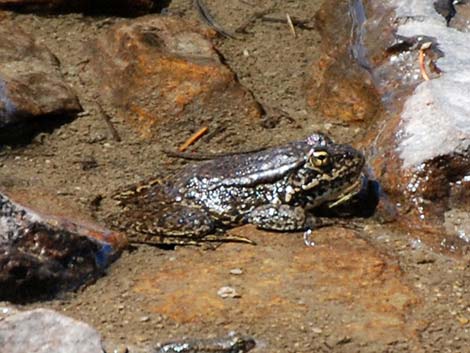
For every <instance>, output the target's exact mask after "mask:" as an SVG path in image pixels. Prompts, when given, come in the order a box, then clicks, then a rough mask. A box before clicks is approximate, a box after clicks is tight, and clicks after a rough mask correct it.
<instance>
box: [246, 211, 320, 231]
mask: <svg viewBox="0 0 470 353" xmlns="http://www.w3.org/2000/svg"><path fill="white" fill-rule="evenodd" d="M246 222H247V223H251V224H254V225H256V226H257V227H258V228H261V229H266V230H277V231H297V230H304V229H306V228H309V227H313V225H314V218H313V216H310V215H307V214H306V213H305V210H304V209H303V208H302V207H294V206H290V205H263V206H259V207H257V208H255V209H254V210H253V211H251V212H250V213H249V214H248V215H247V216H246Z"/></svg>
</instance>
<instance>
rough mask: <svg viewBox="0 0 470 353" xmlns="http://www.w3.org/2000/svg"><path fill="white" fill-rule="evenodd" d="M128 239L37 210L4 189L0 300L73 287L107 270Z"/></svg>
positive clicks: (0, 207) (0, 212)
mask: <svg viewBox="0 0 470 353" xmlns="http://www.w3.org/2000/svg"><path fill="white" fill-rule="evenodd" d="M125 245H126V238H125V237H124V236H123V235H121V234H118V233H114V232H111V231H108V230H105V229H102V228H100V227H99V226H96V225H93V224H87V223H83V222H78V221H74V220H72V219H68V218H61V217H56V216H51V215H47V214H44V213H40V212H38V211H35V210H33V209H31V208H29V207H27V206H25V205H24V204H21V203H18V202H15V201H13V199H12V197H11V196H7V195H6V194H5V193H0V300H10V301H25V300H31V299H34V298H37V297H39V296H44V295H51V294H54V293H56V292H57V291H60V290H68V289H74V288H77V287H78V286H80V285H81V284H84V283H86V282H88V281H90V280H92V279H94V278H96V277H97V276H99V275H101V274H103V271H104V269H105V268H106V266H107V265H108V264H109V263H110V262H111V261H112V260H113V259H114V258H116V256H117V255H118V254H119V252H120V250H122V248H123V247H124V246H125Z"/></svg>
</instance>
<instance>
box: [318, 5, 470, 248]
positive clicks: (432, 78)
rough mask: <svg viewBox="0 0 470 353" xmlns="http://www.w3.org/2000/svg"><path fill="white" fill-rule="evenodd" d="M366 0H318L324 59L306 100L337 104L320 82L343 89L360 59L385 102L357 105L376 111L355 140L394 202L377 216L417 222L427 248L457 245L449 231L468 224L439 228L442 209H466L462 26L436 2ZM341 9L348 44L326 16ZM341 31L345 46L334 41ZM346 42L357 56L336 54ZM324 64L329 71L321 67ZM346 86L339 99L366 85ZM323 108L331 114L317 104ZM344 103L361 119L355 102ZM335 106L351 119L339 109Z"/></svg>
mask: <svg viewBox="0 0 470 353" xmlns="http://www.w3.org/2000/svg"><path fill="white" fill-rule="evenodd" d="M365 4H366V5H367V8H363V7H362V2H360V1H357V2H352V3H350V2H346V1H339V2H335V3H331V2H325V3H324V5H323V7H322V9H321V11H320V12H319V13H318V14H317V20H318V26H319V27H320V29H321V30H322V31H323V33H324V34H325V36H324V41H325V46H326V48H325V53H326V55H328V57H327V58H326V59H324V61H323V63H326V64H325V65H323V66H322V65H320V66H319V67H318V68H316V73H317V74H318V73H320V74H319V75H317V76H316V77H319V81H318V84H317V85H318V87H317V88H318V89H315V90H314V93H315V94H316V95H317V96H315V97H314V98H315V99H314V100H315V101H316V102H317V103H318V104H319V106H320V108H321V105H322V104H324V105H325V104H326V106H327V107H332V106H333V108H331V109H340V110H341V109H342V108H338V107H341V104H343V103H341V104H340V105H338V107H336V106H335V105H333V104H331V102H332V100H331V99H336V98H335V95H334V94H329V95H327V96H326V97H325V96H318V95H320V94H322V93H321V92H326V91H325V90H322V89H321V86H322V85H327V86H329V87H332V88H331V90H335V92H341V87H345V86H344V79H347V78H348V77H351V75H352V76H354V77H356V76H357V75H358V71H357V67H358V66H360V67H363V68H365V69H366V70H363V71H362V76H363V78H362V79H359V82H362V84H364V85H369V83H371V84H372V85H373V86H374V87H375V91H376V92H377V93H379V94H380V96H378V95H376V96H374V95H372V94H371V95H370V97H372V98H371V99H372V100H380V101H381V104H383V106H382V109H377V110H375V111H374V112H373V110H370V109H368V108H367V109H365V108H364V109H363V110H362V111H368V112H371V114H372V115H373V114H376V116H375V117H374V120H375V123H374V124H373V125H372V126H371V128H370V129H369V130H368V133H367V136H366V138H364V140H363V141H362V142H361V146H360V147H362V148H363V149H365V150H367V151H368V160H369V162H370V165H371V167H372V173H371V174H372V177H373V178H376V179H377V180H379V181H380V184H381V189H382V190H383V191H384V194H385V195H388V196H389V197H390V199H391V200H392V204H394V205H395V211H392V212H389V214H390V215H392V216H391V217H385V218H389V219H396V220H398V221H399V222H400V223H401V224H402V226H403V227H406V228H407V229H410V228H411V229H413V230H416V231H422V234H423V240H426V241H427V242H428V243H430V244H431V245H432V246H433V247H434V248H439V247H440V246H441V245H442V244H446V247H448V248H450V249H452V250H455V249H456V248H458V246H459V245H463V243H465V239H466V238H467V237H466V236H455V235H458V234H464V233H465V234H466V233H467V232H468V231H467V230H466V228H465V229H464V228H462V229H459V230H457V231H456V232H455V233H454V234H453V235H452V234H447V235H446V229H447V230H448V229H452V228H453V227H452V226H451V225H449V222H448V219H446V218H447V215H448V214H450V213H449V212H448V211H449V209H453V208H458V209H465V212H470V210H469V209H468V206H467V205H468V204H469V198H468V196H469V195H470V194H469V193H468V190H469V185H470V179H469V178H468V175H470V156H469V151H470V128H469V126H470V118H469V116H470V108H469V107H470V102H469V99H468V97H469V96H470V90H469V82H468V81H469V77H470V56H469V55H468V52H469V49H470V48H469V44H468V40H467V34H466V33H462V32H459V31H456V30H454V29H451V28H449V27H447V26H446V19H445V18H444V17H443V16H441V15H440V14H439V13H437V12H436V10H435V8H434V5H433V3H432V2H427V1H424V0H422V1H415V2H413V4H411V3H410V2H407V1H401V0H389V1H386V2H372V1H370V2H366V3H365ZM348 11H350V13H351V18H352V19H353V21H352V23H353V25H354V26H353V30H352V42H351V44H349V43H350V41H349V38H350V35H349V32H348V34H347V35H346V34H345V33H344V32H345V30H344V29H342V28H335V27H334V26H333V25H332V24H333V23H338V21H341V20H342V19H343V18H345V16H346V14H347V12H348ZM365 14H366V15H367V16H365ZM451 23H452V21H451ZM348 28H349V27H348ZM345 35H346V38H347V43H348V44H347V46H346V47H347V50H346V51H345V49H344V44H342V43H344V40H342V38H344V37H345ZM335 39H336V41H335ZM348 51H349V52H350V53H351V54H352V55H351V56H352V59H354V61H355V62H356V65H355V66H354V65H353V64H349V66H350V67H348V66H346V65H345V64H343V63H342V60H344V58H346V59H347V60H348V61H349V60H351V56H350V55H349V54H348ZM336 58H337V59H336ZM357 64H359V65H357ZM333 68H336V69H337V70H333ZM330 71H331V72H333V73H334V74H332V73H330V74H328V73H329V72H330ZM357 77H359V76H357ZM322 80H323V81H322ZM349 87H350V89H349V90H345V91H344V92H345V93H344V94H343V95H342V96H344V97H343V98H341V96H339V100H341V101H344V102H348V101H349V100H351V99H355V97H358V95H360V94H361V93H360V92H366V90H364V89H361V88H359V86H358V85H350V86H349ZM348 92H349V93H348ZM366 95H367V94H366ZM310 98H312V96H311V97H310ZM359 101H360V102H361V105H360V106H361V107H366V106H367V103H366V102H367V100H364V99H361V100H359ZM318 104H317V105H318ZM370 106H371V107H373V106H375V104H374V103H373V102H372V103H371V105H370ZM322 112H323V113H324V114H326V115H328V114H329V113H328V112H327V111H325V109H322ZM349 112H350V113H351V114H352V115H354V114H358V116H359V118H360V119H359V120H365V119H362V116H363V114H362V113H361V110H360V109H359V110H357V109H356V110H355V109H352V110H349ZM372 112H373V113H372ZM335 114H336V115H337V116H338V117H340V118H341V119H343V120H348V119H349V118H347V116H348V114H347V113H344V112H342V111H337V112H336V113H335ZM379 208H380V203H379ZM381 208H382V209H383V210H384V211H385V210H386V208H390V207H389V205H385V204H384V203H382V206H381ZM468 215H470V213H468ZM382 218H383V217H382ZM445 221H446V225H445V227H444V223H445ZM415 235H416V236H418V235H417V234H415Z"/></svg>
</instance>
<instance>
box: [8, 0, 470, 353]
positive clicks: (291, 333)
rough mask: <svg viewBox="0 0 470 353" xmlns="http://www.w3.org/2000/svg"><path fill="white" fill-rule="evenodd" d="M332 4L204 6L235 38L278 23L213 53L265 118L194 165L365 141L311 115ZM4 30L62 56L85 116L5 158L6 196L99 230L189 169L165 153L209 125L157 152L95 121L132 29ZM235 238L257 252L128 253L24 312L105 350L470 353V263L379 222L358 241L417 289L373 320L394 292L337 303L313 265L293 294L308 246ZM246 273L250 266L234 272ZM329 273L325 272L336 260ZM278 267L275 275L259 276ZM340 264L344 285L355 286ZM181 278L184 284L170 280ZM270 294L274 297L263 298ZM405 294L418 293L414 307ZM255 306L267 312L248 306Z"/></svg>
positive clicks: (31, 19)
mask: <svg viewBox="0 0 470 353" xmlns="http://www.w3.org/2000/svg"><path fill="white" fill-rule="evenodd" d="M321 2H322V1H320V0H316V1H274V0H267V1H263V2H256V1H241V0H240V1H239V0H234V1H216V0H206V1H205V4H206V5H207V7H208V8H209V9H210V10H211V13H212V15H213V16H214V18H216V19H217V21H218V22H219V23H220V24H223V26H224V27H225V29H226V30H228V31H230V32H235V30H236V29H237V28H238V27H240V26H242V25H243V24H245V22H246V20H247V19H248V18H249V17H250V16H251V15H253V14H254V13H256V12H259V11H263V10H268V9H271V10H272V13H270V14H269V16H270V17H272V18H274V19H278V21H277V20H272V21H266V20H262V19H256V20H254V21H253V22H252V23H251V24H250V25H249V26H247V27H246V33H243V34H237V38H222V37H220V38H218V39H216V41H215V46H216V48H217V49H218V51H219V52H220V55H221V57H222V58H223V61H224V62H225V63H226V64H227V65H228V66H229V67H230V68H231V69H232V70H233V71H234V72H235V73H236V75H237V77H238V79H239V81H240V82H241V84H242V85H244V86H245V87H246V88H248V89H249V90H251V91H252V92H253V94H254V96H255V98H256V99H257V100H258V101H259V102H260V103H261V104H262V105H263V106H264V108H265V110H266V111H267V112H268V114H267V117H266V118H263V120H262V121H259V122H253V126H250V127H248V128H247V127H246V126H245V125H243V126H239V127H238V126H237V122H236V121H231V120H230V118H229V117H227V120H226V121H218V122H217V124H218V126H222V125H226V126H230V127H232V128H231V129H225V130H223V129H222V130H219V131H215V132H214V133H213V134H209V135H208V137H206V138H203V139H201V140H200V141H198V142H197V143H196V144H195V145H194V146H193V147H191V149H192V150H193V151H198V152H228V151H239V150H247V149H253V148H259V147H261V146H269V145H277V144H282V143H284V142H287V141H292V140H297V139H302V138H305V137H306V136H308V135H309V134H310V133H312V132H313V131H323V132H325V133H327V134H329V135H331V136H332V137H333V138H334V139H336V140H338V141H341V142H352V143H353V142H354V141H357V140H358V138H360V137H361V136H362V134H364V133H365V130H364V127H363V126H360V125H354V124H344V123H338V122H335V121H333V120H331V121H325V119H324V118H323V117H322V116H320V115H319V114H317V113H316V112H315V111H313V110H312V109H311V108H309V107H308V106H307V104H306V98H305V87H306V82H307V81H308V78H309V72H310V68H311V67H312V66H313V65H315V64H316V61H317V60H319V57H320V54H321V53H320V48H321V46H320V42H321V38H320V36H319V34H318V32H317V31H316V30H315V29H314V27H315V21H314V15H315V12H316V11H317V10H318V8H319V7H320V5H321ZM167 11H168V12H169V13H170V14H172V15H178V16H182V17H185V18H198V16H197V13H196V12H195V10H194V8H193V6H192V2H191V1H183V0H175V1H172V2H171V4H170V5H169V8H168V10H167ZM286 13H289V15H290V16H292V17H294V18H297V19H300V20H302V21H305V23H306V25H307V26H306V27H308V28H304V29H300V28H297V37H296V38H294V36H293V34H292V33H291V32H290V31H289V28H288V27H287V25H286V24H285V23H284V22H283V20H284V19H285V14H286ZM5 16H6V17H7V18H9V20H11V21H13V22H14V23H16V24H17V25H18V26H20V27H22V28H24V29H25V30H26V31H27V32H29V33H33V34H34V35H35V36H36V38H37V39H38V40H39V41H40V42H42V43H44V44H45V45H46V46H48V47H49V48H50V49H51V51H52V52H53V53H54V54H55V55H56V56H57V57H58V58H59V60H60V62H61V65H62V72H63V74H64V76H65V78H66V80H67V82H68V83H69V84H70V85H71V86H72V87H73V88H74V89H75V91H76V92H77V93H78V95H79V98H80V102H81V104H82V106H83V108H84V112H83V113H81V114H80V115H79V116H78V117H77V118H76V119H74V120H73V121H70V122H67V123H65V124H63V125H60V126H59V127H55V128H54V129H51V130H49V131H42V132H40V133H38V134H36V135H35V136H34V138H33V139H32V140H31V141H29V142H28V143H27V144H25V145H19V146H12V147H9V148H4V149H3V150H2V151H1V159H0V184H1V185H2V186H4V187H8V188H9V189H15V188H18V189H28V190H31V191H30V192H31V193H32V194H34V192H35V191H34V190H41V192H44V190H47V191H48V192H49V193H51V194H54V195H55V196H56V198H58V199H60V200H61V201H64V202H67V203H69V204H70V205H73V207H75V208H77V209H79V211H80V212H81V213H84V214H87V215H90V216H91V217H93V218H95V219H96V220H97V221H98V222H99V221H100V220H101V219H102V218H103V217H104V216H105V215H106V214H108V213H109V212H116V211H117V209H116V208H115V207H116V206H115V205H114V204H113V202H111V201H110V199H109V197H110V195H111V194H112V193H113V192H114V191H115V190H116V189H118V188H120V187H122V186H124V185H128V184H132V183H135V182H138V181H141V180H142V179H144V178H147V177H149V176H152V175H155V174H160V173H168V172H170V171H171V170H172V169H174V168H178V167H179V166H181V165H182V164H184V163H187V162H185V161H182V160H179V159H174V158H171V157H169V156H167V155H165V153H163V152H162V149H163V148H168V147H172V148H177V147H178V146H179V145H180V144H181V143H183V142H184V141H185V140H186V138H188V137H189V136H190V135H191V134H192V133H193V132H194V131H196V130H197V129H199V128H200V126H193V125H191V124H190V123H188V124H187V125H183V124H175V128H174V131H173V133H172V134H171V136H169V135H166V136H162V138H161V139H160V140H158V141H156V142H154V143H149V142H148V141H144V140H141V139H140V138H139V137H138V136H137V135H136V134H134V133H132V131H130V130H129V129H128V128H127V127H126V125H125V124H124V123H123V122H122V121H119V120H118V119H117V118H115V117H114V114H113V112H114V109H113V107H112V106H106V105H104V107H103V108H104V109H105V110H106V111H107V112H108V113H109V115H110V116H111V120H112V123H113V125H114V126H115V128H116V130H117V132H118V133H119V135H120V138H121V141H116V140H115V139H114V138H113V135H112V134H111V132H110V130H109V127H108V125H107V123H106V121H105V120H104V119H103V116H102V115H101V114H100V113H99V109H98V107H97V102H99V100H100V95H99V92H97V91H96V89H95V88H93V87H94V86H93V82H90V81H87V80H88V79H86V78H85V77H86V75H82V73H83V72H84V71H86V70H88V68H87V65H88V62H89V60H88V57H87V55H88V54H87V52H86V50H84V47H86V45H87V43H88V42H89V41H90V40H92V39H93V38H95V37H96V36H97V35H99V34H100V33H103V32H104V31H106V30H107V29H108V28H109V27H110V26H112V25H113V24H115V23H118V22H120V21H124V20H125V19H123V18H119V17H100V16H93V17H88V16H85V15H82V14H66V15H54V16H47V15H41V16H38V15H33V14H14V13H5ZM338 25H339V26H341V25H342V24H338ZM168 124H172V123H171V122H168ZM209 129H211V127H210V126H209ZM99 200H101V201H99ZM352 222H356V221H352ZM234 231H235V232H237V233H236V234H241V235H244V236H247V237H249V238H254V239H255V240H256V241H257V242H258V245H256V246H251V245H241V244H223V245H220V246H218V247H216V248H208V247H204V246H202V247H185V248H180V247H177V248H176V249H174V250H164V249H160V248H156V247H150V246H137V247H134V248H132V249H131V250H129V251H125V252H124V253H123V255H122V256H121V258H120V259H118V260H117V261H116V262H115V263H114V264H113V265H112V266H111V267H110V268H109V270H108V271H107V273H106V275H105V276H104V277H102V278H100V279H98V280H97V281H96V282H95V283H93V284H91V285H88V286H87V287H85V288H82V289H80V290H79V291H78V292H76V293H67V294H62V295H61V296H60V297H59V298H56V299H54V300H48V301H43V302H40V303H32V304H28V305H25V306H23V307H22V308H23V309H28V308H32V307H48V308H53V309H56V310H59V311H61V312H64V313H66V314H68V315H70V316H72V317H75V318H77V319H80V320H83V321H85V322H87V323H89V324H91V325H92V326H94V327H95V328H96V329H97V330H99V331H100V332H101V333H102V335H103V337H104V339H105V341H106V345H107V348H108V351H109V352H112V351H113V350H114V349H115V348H116V347H122V346H123V345H124V346H128V347H129V348H130V351H131V352H133V351H135V352H138V351H146V350H145V347H150V346H152V345H154V344H155V343H156V342H164V341H168V340H174V339H177V338H181V337H201V338H206V337H211V336H223V335H226V334H227V333H228V332H230V331H237V332H240V333H243V334H248V335H252V336H253V337H254V338H255V339H256V340H257V342H258V346H257V348H255V350H254V351H255V352H413V351H416V352H470V348H469V347H470V338H469V337H470V336H469V335H468V331H469V329H470V325H469V322H470V289H469V286H468V283H469V279H470V278H469V275H468V268H467V264H468V259H467V260H466V259H465V258H462V257H455V256H452V254H442V253H439V252H438V251H435V250H436V249H430V248H428V247H426V246H425V245H424V244H422V243H421V242H420V241H419V236H418V235H415V234H407V233H403V232H400V231H397V230H396V229H395V228H394V227H393V224H392V225H390V224H380V223H379V222H378V221H377V220H375V219H374V218H372V219H367V220H359V221H357V225H356V231H355V233H354V234H355V236H357V237H358V240H360V241H361V242H364V244H367V247H370V249H373V251H374V254H375V253H377V254H379V255H377V256H378V258H379V259H382V260H381V261H382V262H383V264H385V265H386V266H395V267H393V268H395V270H394V272H393V276H394V278H397V279H398V280H399V282H400V283H401V285H402V286H403V288H404V287H406V288H408V289H407V290H406V291H404V290H403V289H396V291H397V292H399V294H400V293H401V294H402V295H403V297H406V298H408V299H406V303H405V304H403V305H401V304H400V305H399V304H397V303H392V304H393V305H392V304H390V305H389V306H387V303H386V301H387V299H384V302H383V303H381V307H380V308H379V309H377V308H372V307H369V306H368V305H367V302H368V300H369V299H370V301H374V297H377V296H380V295H381V293H380V290H381V289H382V288H383V284H384V283H383V281H386V279H384V280H383V281H382V282H380V283H379V282H377V290H378V291H379V293H376V294H373V292H371V291H365V290H364V294H363V295H364V297H361V293H362V292H361V287H360V286H359V287H354V289H351V288H352V287H351V286H350V285H347V284H345V286H343V287H338V288H345V289H344V290H345V291H346V292H347V291H348V290H351V291H355V292H354V293H352V294H351V295H350V296H349V297H348V299H344V298H345V297H343V296H341V295H340V294H336V295H329V296H328V295H325V293H324V292H322V288H319V287H318V286H317V284H316V282H315V276H314V275H313V274H312V272H311V268H309V267H308V266H307V267H305V268H303V267H302V266H300V265H299V266H297V267H295V271H297V272H295V273H296V276H297V277H299V274H300V277H299V279H298V281H297V280H296V281H288V278H289V276H290V275H289V273H290V272H288V271H294V270H293V269H292V268H291V267H289V263H288V262H287V263H286V259H289V258H291V256H292V254H297V255H296V256H294V257H292V259H293V260H292V261H294V262H296V261H297V262H298V259H299V258H301V256H304V255H302V254H303V251H304V250H303V249H304V248H305V245H304V243H303V239H302V234H299V233H292V234H272V233H271V234H270V233H266V232H259V231H256V230H254V229H253V228H252V227H242V228H240V229H236V230H234ZM319 234H320V238H319V241H320V246H326V247H327V248H328V251H329V252H331V254H335V251H336V248H335V242H331V241H329V240H328V237H326V236H325V234H326V235H328V234H329V233H328V231H327V233H323V230H322V231H319ZM322 234H323V237H322ZM333 234H335V233H334V229H333ZM339 234H341V233H339ZM322 241H323V243H324V245H321V242H322ZM353 244H354V242H353ZM361 244H362V243H361ZM258 249H259V250H258ZM361 249H362V248H361ZM361 249H359V250H357V254H361V251H362V250H361ZM351 251H355V248H354V246H352V250H351ZM225 254H230V255H227V257H226V256H225ZM237 254H238V255H237ZM247 254H249V256H248V255H247ZM374 256H375V255H374ZM332 258H333V257H332ZM237 259H243V261H241V260H240V264H238V263H237ZM310 261H313V262H314V261H315V258H313V259H310ZM319 261H320V260H319ZM321 261H324V263H325V264H327V263H328V259H323V260H321ZM297 262H296V263H297ZM268 264H269V266H271V267H269V268H270V269H271V270H270V271H265V272H263V271H262V269H265V267H266V266H268ZM277 264H283V265H282V266H280V265H279V266H278V265H277ZM385 265H384V266H385ZM283 266H285V268H283ZM312 266H313V265H312ZM345 266H346V267H344V266H343V268H342V269H343V270H344V271H345V272H344V273H345V276H344V277H342V278H341V281H344V282H345V283H346V282H347V281H348V278H347V277H348V276H347V273H348V267H347V264H346V265H345ZM365 268H368V267H365ZM176 269H177V270H176ZM234 269H236V271H235V272H236V273H238V272H240V271H239V270H241V272H242V273H241V274H239V275H234V274H233V273H231V272H230V271H231V270H234ZM309 269H310V270H309ZM284 270H285V271H286V273H284V272H283V271H284ZM276 271H277V272H276ZM302 271H304V272H302ZM309 271H310V272H309ZM351 271H354V268H353V267H352V268H351ZM232 272H233V271H232ZM326 273H328V271H326ZM170 274H171V275H172V276H173V277H171V278H168V276H170ZM357 275H358V274H357V273H355V276H357ZM362 275H363V274H362V273H360V274H359V279H360V278H361V276H362ZM312 276H313V277H312ZM297 277H295V278H297ZM162 278H163V279H162ZM284 281H285V282H284ZM260 284H263V286H260ZM172 286H174V287H172ZM223 286H232V287H234V288H236V289H237V290H238V291H239V293H240V298H227V299H221V298H220V297H219V296H218V294H217V288H220V287H223ZM332 287H334V284H332ZM400 288H402V287H400ZM262 291H265V292H267V293H271V294H272V295H271V296H269V297H266V296H264V294H263V295H261V294H260V293H261V292H262ZM400 291H402V292H403V293H405V292H406V295H405V294H403V293H402V292H400ZM409 291H410V292H413V295H412V297H413V299H412V300H411V299H409V298H410V297H411V296H410V295H409ZM327 292H328V291H327ZM175 293H179V294H178V295H176V294H175ZM250 293H251V294H250ZM328 293H329V292H328ZM330 294H331V293H330ZM250 295H251V298H256V300H254V299H253V300H251V301H250V300H246V301H243V298H244V296H245V297H247V298H250ZM367 296H370V298H369V297H367ZM338 298H340V299H338ZM397 300H398V299H397ZM364 303H366V304H364ZM358 306H359V307H360V308H361V309H360V310H359V309H358ZM394 311H396V312H394ZM371 313H373V315H372V314H371ZM371 315H372V316H373V317H371ZM387 315H389V316H387ZM390 320H391V321H390ZM393 320H395V321H393ZM389 321H390V322H389ZM358 328H359V329H358ZM387 330H390V331H393V334H390V335H389V333H388V331H387Z"/></svg>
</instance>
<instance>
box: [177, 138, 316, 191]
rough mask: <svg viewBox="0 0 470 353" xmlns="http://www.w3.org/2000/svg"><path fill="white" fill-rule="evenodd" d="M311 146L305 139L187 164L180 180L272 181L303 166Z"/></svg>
mask: <svg viewBox="0 0 470 353" xmlns="http://www.w3.org/2000/svg"><path fill="white" fill-rule="evenodd" d="M310 148H311V146H309V145H308V144H307V143H306V142H305V141H298V142H292V143H289V144H287V145H284V146H280V147H273V148H267V149H265V150H262V151H257V152H251V153H243V154H238V155H231V156H224V157H219V158H215V159H212V160H210V161H205V162H202V163H199V164H197V165H190V166H188V167H186V168H185V169H184V170H183V171H182V173H181V174H180V178H179V180H180V182H184V181H185V180H186V181H188V180H190V179H192V178H194V177H197V178H199V179H200V180H202V179H204V180H206V181H207V182H208V183H209V184H213V185H215V184H218V185H225V186H229V185H237V186H250V185H253V184H260V183H269V182H273V181H275V180H278V179H280V178H282V177H283V176H284V175H286V174H287V173H288V172H289V171H291V170H293V169H296V168H298V167H300V166H301V165H302V164H303V163H304V161H305V156H306V154H307V152H308V150H309V149H310Z"/></svg>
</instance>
